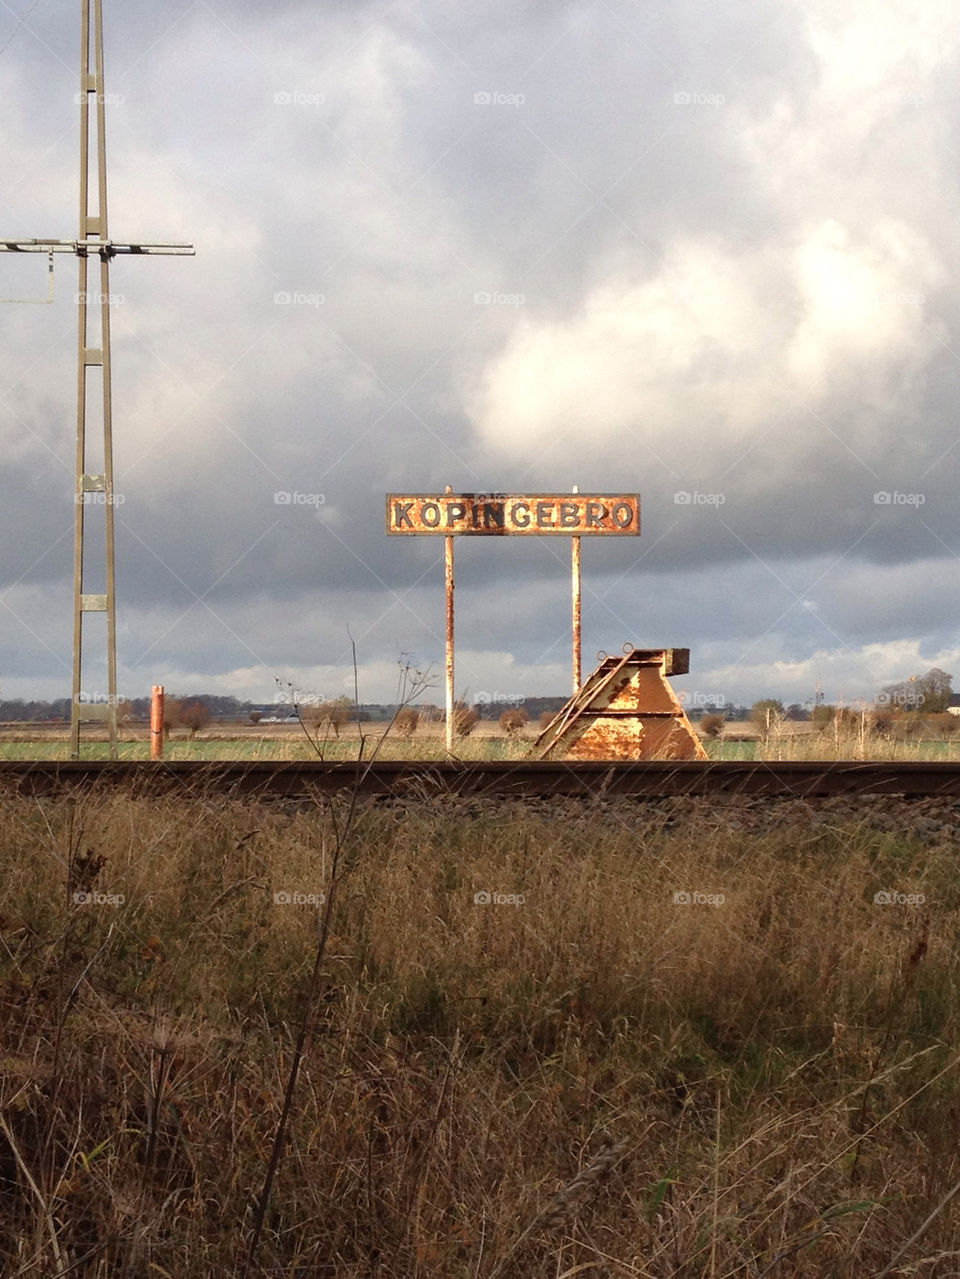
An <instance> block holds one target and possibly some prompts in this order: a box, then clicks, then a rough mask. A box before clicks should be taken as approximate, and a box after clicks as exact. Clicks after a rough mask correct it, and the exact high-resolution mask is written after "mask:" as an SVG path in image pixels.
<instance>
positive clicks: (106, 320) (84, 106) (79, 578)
mask: <svg viewBox="0 0 960 1279" xmlns="http://www.w3.org/2000/svg"><path fill="white" fill-rule="evenodd" d="M81 2H82V19H81V25H82V46H81V70H80V227H79V236H78V238H77V239H76V240H0V252H8V253H49V254H51V255H52V254H54V253H74V254H76V256H77V258H78V260H79V287H78V291H77V307H78V317H77V320H78V322H77V455H76V484H75V488H74V501H75V505H76V511H75V517H74V567H73V680H72V694H71V699H70V754H71V756H72V757H73V758H75V759H76V758H78V757H79V755H80V728H81V724H82V723H89V722H91V721H92V722H97V723H103V722H106V725H107V732H108V736H109V742H110V756H111V758H116V755H117V615H116V589H115V586H116V579H115V535H114V507H115V500H114V484H113V399H112V384H111V364H110V304H111V298H110V261H111V259H112V258H114V257H116V255H117V254H121V253H122V254H150V255H153V254H175V255H182V254H193V252H194V248H193V245H190V244H162V243H153V244H147V243H130V244H117V243H114V242H113V241H112V240H111V239H110V238H109V233H108V228H107V149H106V119H105V110H106V91H105V89H104V76H103V10H102V0H81ZM91 3H92V9H93V22H92V23H91ZM91 63H92V66H93V70H91ZM91 94H92V95H93V97H94V101H93V108H94V110H93V122H94V128H93V130H91V102H90V97H91ZM91 132H93V133H94V135H95V136H94V139H93V145H92V146H91ZM91 168H93V173H92V174H91ZM91 257H99V259H100V273H99V283H100V293H99V297H98V298H95V300H94V303H93V306H94V314H96V309H97V307H99V324H98V325H97V324H95V325H93V326H91V323H90V318H91V316H90V297H89V291H88V283H89V278H90V271H89V266H90V258H91ZM97 368H99V369H100V371H101V374H100V384H101V396H100V398H101V407H102V421H103V448H102V454H101V457H100V466H99V467H98V468H97V469H96V470H93V469H91V470H90V471H88V470H87V467H88V465H89V463H90V461H91V454H92V450H90V449H88V438H87V425H88V415H89V410H90V401H91V400H95V394H94V392H95V387H94V386H92V385H91V383H92V382H93V381H94V379H92V378H90V377H89V376H88V374H89V371H90V370H91V369H97ZM96 511H100V512H101V513H102V516H103V530H102V532H103V542H102V546H103V551H102V556H101V555H98V550H99V547H98V546H90V545H88V537H87V535H88V533H89V529H88V516H92V515H93V514H94V512H96ZM90 582H96V584H97V585H98V586H102V588H103V589H102V590H88V589H87V587H88V583H90ZM91 613H105V614H106V654H105V656H106V676H107V690H106V694H107V695H106V698H105V699H104V698H102V697H99V696H98V697H93V698H90V697H89V695H88V697H87V698H85V699H84V700H81V694H82V693H83V691H84V690H83V677H84V638H85V637H84V629H85V628H84V623H85V620H86V618H87V616H88V614H91Z"/></svg>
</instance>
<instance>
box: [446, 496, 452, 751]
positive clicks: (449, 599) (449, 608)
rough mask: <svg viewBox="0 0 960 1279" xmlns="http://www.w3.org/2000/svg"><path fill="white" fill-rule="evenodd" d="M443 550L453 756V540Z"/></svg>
mask: <svg viewBox="0 0 960 1279" xmlns="http://www.w3.org/2000/svg"><path fill="white" fill-rule="evenodd" d="M446 491H447V492H448V493H452V492H453V489H452V488H451V487H450V485H449V484H448V485H447V490H446ZM443 548H444V578H445V581H446V587H447V654H446V666H447V722H446V740H447V754H448V755H452V754H453V701H454V672H453V538H452V537H449V536H448V537H445V538H444V539H443Z"/></svg>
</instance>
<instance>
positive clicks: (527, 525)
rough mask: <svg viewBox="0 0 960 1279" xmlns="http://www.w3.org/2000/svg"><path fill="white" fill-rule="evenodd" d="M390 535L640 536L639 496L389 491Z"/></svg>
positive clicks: (388, 530)
mask: <svg viewBox="0 0 960 1279" xmlns="http://www.w3.org/2000/svg"><path fill="white" fill-rule="evenodd" d="M386 514H387V533H388V534H395V535H401V536H403V535H406V536H411V535H413V536H416V535H422V534H429V533H433V534H436V535H438V536H440V537H508V536H518V535H519V536H531V535H532V536H535V537H543V536H547V535H556V534H559V535H560V536H563V537H591V536H596V535H601V536H606V537H630V536H633V537H636V536H638V535H639V533H640V498H639V496H638V495H637V494H636V493H388V494H387V511H386Z"/></svg>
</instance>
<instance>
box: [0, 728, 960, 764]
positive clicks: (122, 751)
mask: <svg viewBox="0 0 960 1279" xmlns="http://www.w3.org/2000/svg"><path fill="white" fill-rule="evenodd" d="M384 727H385V726H383V725H371V726H370V730H369V731H368V732H365V734H364V742H363V757H364V758H369V756H370V754H371V752H373V751H374V750H376V751H377V754H378V757H379V758H381V759H423V760H433V759H446V758H447V754H446V751H445V748H444V743H443V737H442V734H441V733H440V732H438V731H437V730H436V729H434V730H433V731H432V732H429V733H418V734H417V735H416V736H414V737H413V738H412V739H410V740H406V739H404V738H402V737H398V736H395V735H393V734H388V735H387V736H386V737H384V736H383V734H384ZM533 742H534V737H533V735H528V736H527V737H526V738H523V739H520V740H517V739H513V738H509V737H504V736H502V735H497V734H496V733H495V732H490V731H488V732H486V733H484V734H483V735H475V736H473V735H472V736H470V737H467V738H462V739H459V740H458V741H457V743H456V745H455V750H454V755H455V757H456V758H458V759H464V760H484V759H523V758H526V757H527V756H528V755H529V753H530V751H531V748H532V746H533ZM360 746H361V744H360V739H359V737H358V735H357V733H356V730H355V729H354V730H352V731H351V732H348V733H344V735H343V736H342V737H340V738H336V737H331V738H329V739H325V740H320V741H319V742H314V741H312V740H310V739H308V738H307V736H306V734H304V733H297V732H295V731H290V732H287V733H285V734H283V735H278V734H272V735H267V734H263V735H259V734H255V733H251V732H248V731H240V732H238V733H237V734H236V735H235V736H228V735H225V734H224V733H221V732H218V733H216V734H213V733H200V734H198V735H197V736H196V738H194V739H190V738H189V737H187V736H186V735H183V734H179V735H175V736H174V737H172V738H171V740H169V741H168V742H167V744H166V747H165V751H164V758H165V759H169V760H218V759H236V760H244V759H249V760H261V759H263V760H285V759H319V758H323V759H326V760H331V761H334V760H352V759H356V758H357V757H358V753H359V751H360ZM704 746H705V748H706V751H707V754H708V755H709V756H710V758H711V759H729V760H737V759H743V760H754V759H756V760H798V759H828V760H829V759H851V760H856V759H878V760H885V759H888V760H960V738H958V737H950V738H947V739H936V738H931V739H923V738H910V739H904V740H897V739H888V738H881V737H877V736H871V735H868V736H866V737H864V738H862V737H860V736H858V735H857V734H846V735H843V736H841V737H839V738H838V737H836V736H834V734H832V733H823V734H817V733H803V734H794V735H790V736H783V737H780V738H777V737H775V736H773V735H771V736H770V737H768V738H767V739H766V740H763V741H761V740H728V741H724V740H720V741H706V742H705V743H704ZM118 753H119V757H120V758H121V759H149V756H150V750H149V745H148V742H147V740H146V736H145V735H144V734H140V735H139V736H138V737H137V738H136V739H133V738H132V737H131V735H130V734H125V735H123V738H122V740H121V741H120V743H119V747H118ZM69 754H70V752H69V744H68V742H67V740H66V738H65V736H64V735H63V734H58V735H57V736H56V737H54V736H52V735H47V736H46V737H42V738H39V737H34V738H32V739H30V740H16V735H15V734H13V733H10V732H9V730H8V732H6V733H4V734H3V735H0V759H10V760H30V759H38V760H39V759H45V760H52V759H68V758H69ZM82 755H83V758H89V759H106V758H107V757H108V748H107V745H106V743H105V742H96V741H88V740H84V743H83V746H82Z"/></svg>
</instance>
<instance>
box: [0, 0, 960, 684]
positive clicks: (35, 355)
mask: <svg viewBox="0 0 960 1279" xmlns="http://www.w3.org/2000/svg"><path fill="white" fill-rule="evenodd" d="M104 8H105V25H106V36H105V44H106V68H107V75H106V85H105V89H106V92H107V94H108V103H107V147H108V155H109V178H110V208H109V215H110V232H111V235H112V237H113V238H114V239H116V240H137V239H140V240H185V241H190V242H192V243H194V244H195V245H196V247H197V256H196V257H195V258H163V257H158V258H153V259H149V260H144V259H140V260H133V261H131V260H123V259H121V260H119V261H118V262H116V263H115V265H114V267H113V270H112V279H111V292H112V293H113V294H114V295H115V296H116V304H115V307H114V312H113V325H114V345H113V358H114V401H115V459H116V488H117V493H118V499H119V498H122V504H119V505H118V507H117V518H118V525H117V534H118V646H119V667H120V687H121V692H122V693H124V694H125V695H128V696H137V695H144V694H146V693H148V692H149V688H150V686H151V684H154V683H163V684H165V685H166V686H167V688H168V689H169V690H175V691H180V692H191V691H200V690H206V691H211V692H221V693H233V694H235V695H236V696H238V697H241V698H251V699H254V700H266V699H269V698H271V697H272V696H274V693H275V689H276V684H275V680H276V678H277V677H280V678H284V679H289V680H292V681H294V682H295V683H296V684H298V685H299V686H300V687H301V688H304V689H306V690H309V691H313V692H316V693H319V694H323V695H326V696H336V695H338V694H340V693H341V692H344V691H347V690H348V689H350V688H352V678H353V677H352V671H351V668H350V642H351V641H350V637H351V636H352V637H353V639H354V640H355V642H356V647H357V654H358V659H359V664H360V677H361V697H362V698H363V699H364V700H368V701H373V700H388V699H390V698H391V697H392V695H393V692H394V690H395V687H396V675H397V670H398V660H400V659H401V655H402V654H409V655H412V658H413V660H414V661H415V662H416V663H417V664H418V665H421V666H425V665H430V664H432V666H433V669H434V670H435V671H437V670H442V661H443V543H442V540H441V539H438V538H390V539H388V538H387V537H386V536H385V534H384V527H383V498H384V493H385V492H387V491H389V490H398V491H408V492H416V491H422V492H430V491H437V490H440V491H442V489H443V487H444V486H445V485H446V484H450V485H452V486H453V489H454V491H455V492H456V491H475V490H483V491H489V490H496V491H508V492H523V491H529V492H536V491H561V490H564V491H565V490H568V489H569V488H570V487H571V485H573V484H579V485H580V487H581V489H583V490H585V491H586V490H588V489H592V490H595V491H611V492H619V491H623V492H638V493H640V494H641V498H642V507H643V533H642V536H641V537H640V538H639V539H633V538H629V539H627V538H624V539H616V540H610V539H594V540H592V541H586V540H585V541H584V544H583V571H584V654H585V661H584V665H585V669H586V670H589V669H590V667H591V665H592V660H593V655H594V653H595V652H596V651H597V650H598V649H604V650H608V651H611V652H612V651H616V650H619V649H620V647H621V645H622V644H623V643H624V642H632V643H634V644H637V645H640V646H648V645H649V646H654V645H657V646H659V645H680V646H688V647H689V648H690V649H691V674H690V675H689V676H687V677H684V678H683V679H682V680H680V681H679V682H678V688H679V687H683V688H684V689H685V690H686V691H687V692H688V694H689V695H690V696H691V697H697V696H699V697H701V698H703V699H707V698H710V697H719V696H724V697H726V698H727V699H728V700H732V701H740V700H744V699H746V700H753V699H755V698H758V697H761V696H767V695H773V696H781V697H783V698H784V699H785V700H787V701H794V700H796V701H801V702H802V701H804V700H805V699H807V698H811V697H812V696H813V694H814V690H815V688H816V686H817V681H818V680H819V681H820V683H821V685H822V689H823V692H824V694H825V696H826V697H827V698H828V699H829V700H833V699H838V698H841V697H842V698H845V699H847V700H850V701H852V700H855V699H857V698H860V697H869V696H871V695H872V694H873V693H874V692H875V691H876V690H877V689H879V688H880V687H881V686H882V685H883V684H885V683H888V682H890V681H891V680H894V679H900V678H903V677H905V676H908V675H910V674H912V673H914V672H918V671H923V670H926V669H927V668H928V667H929V666H931V665H939V666H942V667H944V668H945V669H946V670H948V671H954V672H956V673H957V675H958V683H960V630H958V619H960V563H958V553H960V486H958V483H957V476H958V473H960V420H958V402H960V395H958V391H960V308H958V299H957V292H956V280H957V279H958V278H960V270H958V266H960V263H958V250H957V245H958V241H960V236H958V232H957V227H958V226H960V191H958V174H960V128H958V125H960V107H958V100H957V90H956V85H957V83H958V66H957V61H958V59H957V45H958V34H957V33H958V24H957V21H956V12H955V7H954V5H952V4H947V3H946V0H929V2H928V3H926V4H924V5H922V6H918V5H916V4H915V3H914V2H913V0H910V3H907V0H886V3H884V4H883V5H877V4H876V3H875V2H874V0H747V2H746V3H745V2H744V0H736V2H734V0H709V2H708V0H672V2H671V3H659V2H654V3H643V4H641V3H637V2H636V0H568V2H564V0H553V2H552V3H549V4H548V3H545V2H544V0H527V3H525V4H522V5H516V4H506V3H501V2H499V0H488V2H487V3H482V4H479V5H472V6H452V5H450V4H448V3H442V2H441V0H423V2H422V3H419V4H418V3H403V2H399V3H395V4H391V3H364V2H363V0H351V3H342V2H341V0H330V2H329V3H327V4H323V5H319V4H315V3H314V4H311V3H307V2H306V0H301V2H299V3H296V2H293V0H276V2H275V3H272V4H270V5H261V4H254V3H251V2H250V0H209V2H204V0H200V2H198V3H190V2H187V0H167V3H165V4H164V5H162V6H159V5H155V4H147V3H146V2H145V0H126V2H125V3H124V4H123V5H121V4H119V3H117V0H105V4H104ZM79 10H80V4H79V0H76V2H74V0H71V2H70V3H64V2H63V0H60V2H59V3H58V2H57V0H2V2H0V105H2V108H3V121H4V124H3V130H2V134H0V174H2V180H0V234H2V235H5V236H21V237H22V236H44V237H49V236H53V237H63V238H72V237H74V236H75V235H76V233H77V183H78V152H79V148H78V144H77V131H78V128H77V115H78V108H77V106H76V103H75V95H76V93H77V89H78V82H79V69H78V56H79V46H80V35H79V25H80V24H79ZM76 271H77V268H76V262H75V261H74V260H73V259H72V258H70V257H66V256H65V257H62V258H58V260H57V269H56V300H55V302H54V304H53V305H52V306H51V305H31V304H28V303H8V304H4V305H0V335H2V336H0V440H2V449H3V453H2V466H0V485H2V495H3V500H2V502H0V605H2V607H0V695H2V696H5V697H17V696H29V695H34V696H48V697H52V696H66V695H69V690H70V652H71V632H72V538H73V497H72V494H73V467H74V421H75V395H76V372H75V359H76V307H75V304H74V296H75V293H76V288H77V277H76ZM45 293H46V260H45V259H44V258H41V257H29V258H26V259H24V258H16V259H14V258H12V257H11V256H10V255H3V257H0V297H3V298H32V299H41V298H43V297H44V296H45ZM277 494H295V495H298V496H297V497H296V498H294V500H291V501H289V502H282V501H279V502H278V501H277V500H276V495H277ZM91 589H92V587H91ZM569 609H570V600H569V550H568V544H567V543H566V541H561V540H559V539H556V540H550V539H528V538H522V539H521V538H517V539H503V540H496V539H470V540H461V541H460V542H459V543H458V545H457V641H458V653H457V659H458V666H457V686H458V692H460V693H462V694H464V695H465V696H467V697H468V698H470V699H472V698H474V697H476V696H477V695H479V694H482V693H486V694H488V695H491V696H492V695H495V694H500V695H501V696H504V697H508V696H515V695H518V694H547V693H563V692H566V691H567V690H568V687H569V680H570V657H569V644H570V639H569V627H570V619H569ZM96 640H97V635H96V632H95V631H94V630H93V629H92V628H91V640H90V642H91V645H92V647H91V652H93V653H95V652H96V651H97V649H98V645H97V642H96ZM89 670H90V672H92V673H90V674H87V675H85V682H87V683H89V684H90V685H91V687H95V686H98V680H99V686H100V687H102V675H98V672H97V667H96V665H95V664H91V667H90V668H89ZM434 696H435V698H436V699H437V700H439V698H440V690H439V689H438V690H437V693H436V694H435V695H434Z"/></svg>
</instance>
